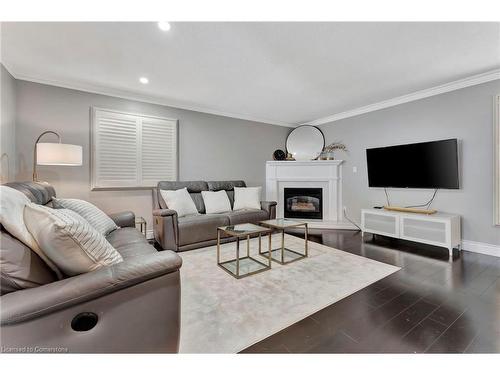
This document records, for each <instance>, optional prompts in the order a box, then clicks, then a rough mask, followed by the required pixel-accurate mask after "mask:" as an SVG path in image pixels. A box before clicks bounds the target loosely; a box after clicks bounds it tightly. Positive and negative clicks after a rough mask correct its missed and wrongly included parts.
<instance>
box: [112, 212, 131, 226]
mask: <svg viewBox="0 0 500 375" xmlns="http://www.w3.org/2000/svg"><path fill="white" fill-rule="evenodd" d="M109 217H110V218H111V220H113V221H114V222H115V224H116V225H118V226H119V227H121V228H126V227H130V228H135V214H134V213H133V212H132V211H123V212H117V213H115V214H110V215H109Z"/></svg>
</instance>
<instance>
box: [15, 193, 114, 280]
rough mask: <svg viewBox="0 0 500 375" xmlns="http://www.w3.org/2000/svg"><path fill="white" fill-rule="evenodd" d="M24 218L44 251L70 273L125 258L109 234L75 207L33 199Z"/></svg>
mask: <svg viewBox="0 0 500 375" xmlns="http://www.w3.org/2000/svg"><path fill="white" fill-rule="evenodd" d="M24 221H25V223H26V226H27V228H28V230H29V231H30V233H31V234H32V236H33V237H34V238H35V239H36V241H37V243H38V245H39V246H40V248H41V249H42V250H43V252H44V253H45V254H46V255H47V257H49V258H50V260H52V261H53V262H54V263H55V264H56V265H57V266H58V267H59V269H60V270H61V271H62V272H63V273H64V274H66V275H68V276H74V275H79V274H82V273H86V272H91V271H94V270H96V269H99V268H101V267H104V266H109V265H112V264H116V263H119V262H121V261H123V258H122V256H121V255H120V253H118V251H116V249H115V248H114V247H113V246H111V245H110V244H109V242H108V241H107V240H106V238H104V236H103V235H102V234H101V233H99V232H98V231H97V230H96V229H94V228H93V227H92V225H90V224H89V223H88V222H87V221H86V220H85V219H84V218H83V217H81V216H80V215H78V214H77V213H76V212H74V211H72V210H68V209H64V208H62V209H53V208H50V207H46V206H40V205H37V204H33V203H29V204H27V205H26V206H25V208H24Z"/></svg>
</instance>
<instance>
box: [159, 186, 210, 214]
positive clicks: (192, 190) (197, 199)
mask: <svg viewBox="0 0 500 375" xmlns="http://www.w3.org/2000/svg"><path fill="white" fill-rule="evenodd" d="M183 188H187V190H188V193H189V194H190V195H191V198H192V199H193V202H194V204H195V206H196V209H197V210H198V212H199V213H200V214H204V213H205V205H204V204H203V198H202V197H201V194H200V193H201V192H202V191H206V190H208V185H207V183H206V182H205V181H160V182H158V189H157V191H158V204H159V205H160V208H168V206H167V204H166V203H165V201H164V200H163V197H162V196H161V193H160V190H179V189H183Z"/></svg>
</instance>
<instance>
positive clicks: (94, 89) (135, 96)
mask: <svg viewBox="0 0 500 375" xmlns="http://www.w3.org/2000/svg"><path fill="white" fill-rule="evenodd" d="M3 65H4V66H5V64H4V63H3ZM5 69H7V71H9V73H10V74H11V75H12V76H13V77H14V78H15V79H17V80H21V81H29V82H34V83H40V84H43V85H49V86H56V87H62V88H65V89H70V90H78V91H83V92H88V93H92V94H99V95H106V96H113V97H116V98H121V99H127V100H134V101H139V102H144V103H150V104H157V105H162V106H167V107H172V108H176V109H183V110H187V111H194V112H201V113H206V114H210V115H215V116H223V117H230V118H234V119H238V120H246V121H252V122H258V123H263V124H268V125H277V126H284V127H288V128H295V127H296V126H297V124H290V123H286V122H280V121H274V120H269V119H264V118H258V117H253V116H247V115H241V114H238V113H231V112H225V111H219V110H214V109H210V108H205V107H201V106H197V105H187V104H184V103H179V102H176V101H174V100H168V99H165V98H162V97H159V96H152V95H147V94H141V93H136V92H132V91H129V90H122V89H114V88H109V87H104V86H99V85H94V84H87V83H83V82H63V81H59V80H50V79H44V78H40V77H34V76H30V75H25V74H21V73H18V72H14V71H13V70H12V69H10V68H8V67H7V66H5Z"/></svg>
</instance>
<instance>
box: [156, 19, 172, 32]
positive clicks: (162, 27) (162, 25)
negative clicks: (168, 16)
mask: <svg viewBox="0 0 500 375" xmlns="http://www.w3.org/2000/svg"><path fill="white" fill-rule="evenodd" d="M158 27H159V28H160V30H163V31H168V30H170V23H168V22H166V21H161V22H158Z"/></svg>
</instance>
